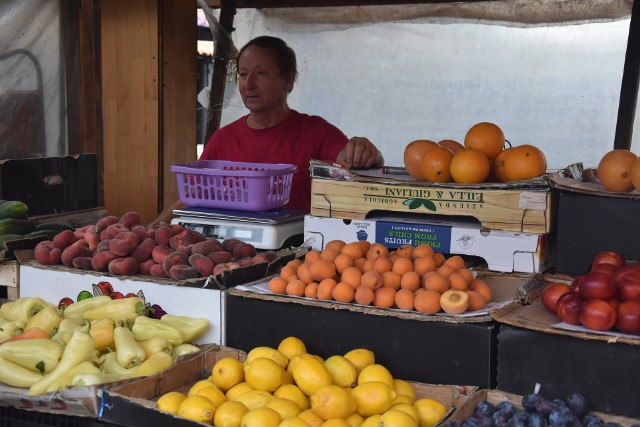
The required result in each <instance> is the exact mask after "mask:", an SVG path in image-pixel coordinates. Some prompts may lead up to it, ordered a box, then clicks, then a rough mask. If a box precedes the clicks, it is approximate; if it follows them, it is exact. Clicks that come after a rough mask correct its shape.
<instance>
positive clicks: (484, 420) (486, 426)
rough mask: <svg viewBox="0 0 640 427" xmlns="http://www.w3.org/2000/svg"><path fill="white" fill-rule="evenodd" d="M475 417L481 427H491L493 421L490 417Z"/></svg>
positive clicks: (482, 415)
mask: <svg viewBox="0 0 640 427" xmlns="http://www.w3.org/2000/svg"><path fill="white" fill-rule="evenodd" d="M475 417H476V418H477V419H478V421H480V425H481V426H482V427H493V420H492V419H491V415H485V414H481V415H478V414H476V415H475Z"/></svg>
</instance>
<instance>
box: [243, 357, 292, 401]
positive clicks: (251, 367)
mask: <svg viewBox="0 0 640 427" xmlns="http://www.w3.org/2000/svg"><path fill="white" fill-rule="evenodd" d="M283 375H284V369H283V368H282V366H280V365H278V364H277V363H276V362H275V361H274V360H273V359H268V358H266V357H258V358H257V359H253V361H251V362H250V363H249V364H247V365H245V367H244V378H245V380H246V382H247V384H249V385H250V386H251V387H252V388H254V389H255V390H264V391H268V392H272V391H274V390H275V389H277V388H278V387H280V385H281V384H282V376H283Z"/></svg>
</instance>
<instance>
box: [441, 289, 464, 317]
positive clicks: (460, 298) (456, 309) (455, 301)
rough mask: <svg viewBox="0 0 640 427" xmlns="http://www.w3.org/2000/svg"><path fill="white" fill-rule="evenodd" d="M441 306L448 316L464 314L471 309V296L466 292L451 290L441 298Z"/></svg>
mask: <svg viewBox="0 0 640 427" xmlns="http://www.w3.org/2000/svg"><path fill="white" fill-rule="evenodd" d="M440 306H441V307H442V310H443V311H444V312H445V313H447V314H462V313H464V312H465V311H466V310H467V308H469V295H467V292H465V291H458V290H455V289H449V290H448V291H445V292H444V293H443V294H442V295H441V296H440Z"/></svg>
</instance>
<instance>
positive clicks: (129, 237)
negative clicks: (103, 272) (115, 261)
mask: <svg viewBox="0 0 640 427" xmlns="http://www.w3.org/2000/svg"><path fill="white" fill-rule="evenodd" d="M139 244H140V239H139V238H138V236H137V235H136V234H135V233H132V232H131V231H123V232H120V233H118V234H116V235H115V236H114V237H113V239H111V242H110V243H109V250H111V252H113V253H114V254H116V255H118V256H127V255H129V254H130V253H131V252H133V250H134V249H135V248H136V247H137V246H138V245H139Z"/></svg>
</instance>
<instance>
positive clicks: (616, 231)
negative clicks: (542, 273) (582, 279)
mask: <svg viewBox="0 0 640 427" xmlns="http://www.w3.org/2000/svg"><path fill="white" fill-rule="evenodd" d="M552 182H553V185H554V189H555V190H554V191H557V192H558V194H559V195H558V226H557V227H558V228H557V229H558V232H557V261H556V271H557V272H558V273H562V274H570V275H574V276H577V275H579V274H584V273H586V272H587V270H588V268H589V265H590V264H591V261H592V260H593V257H594V256H595V254H597V253H598V252H600V251H613V252H618V253H620V254H622V255H624V257H625V258H626V259H628V260H640V245H638V242H639V241H640V227H638V224H637V220H638V218H640V193H639V192H638V191H634V192H633V193H627V194H623V193H612V192H608V191H606V190H604V189H603V188H602V186H601V185H600V184H596V183H590V182H580V181H576V180H574V179H571V178H554V179H553V181H552Z"/></svg>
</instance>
